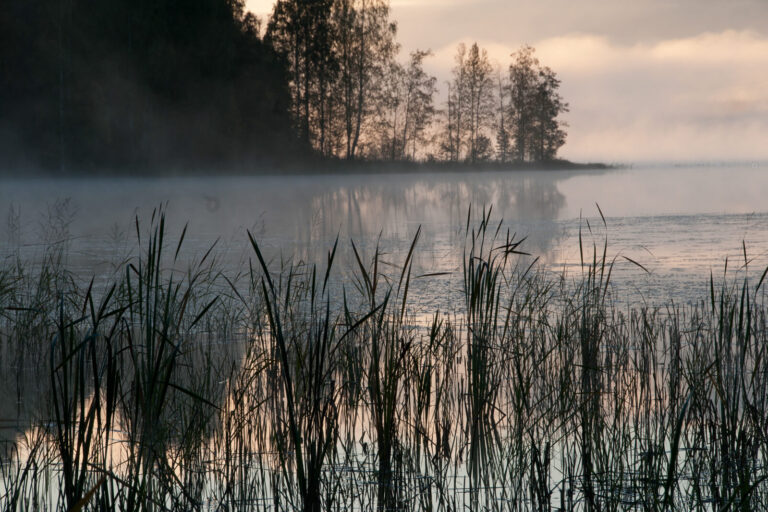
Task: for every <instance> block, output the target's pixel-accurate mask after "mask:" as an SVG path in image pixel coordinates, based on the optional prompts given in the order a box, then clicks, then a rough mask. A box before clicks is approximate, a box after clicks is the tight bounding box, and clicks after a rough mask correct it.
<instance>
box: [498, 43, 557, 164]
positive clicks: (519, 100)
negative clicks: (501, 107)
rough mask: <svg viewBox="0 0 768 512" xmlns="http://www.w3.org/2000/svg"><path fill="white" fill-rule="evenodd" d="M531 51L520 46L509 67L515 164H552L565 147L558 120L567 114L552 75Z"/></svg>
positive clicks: (526, 47)
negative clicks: (530, 162)
mask: <svg viewBox="0 0 768 512" xmlns="http://www.w3.org/2000/svg"><path fill="white" fill-rule="evenodd" d="M534 51H535V50H534V49H533V48H532V47H530V46H523V47H522V48H520V50H518V51H517V52H516V53H514V54H513V55H512V56H513V58H514V62H513V63H512V64H511V65H510V67H509V97H510V104H509V114H508V117H509V119H510V120H511V126H510V129H511V132H512V134H513V137H514V142H515V153H516V155H517V160H518V161H521V162H522V161H525V160H537V161H544V160H551V159H554V158H555V156H556V154H557V150H558V149H559V148H560V147H561V146H562V145H563V144H564V143H565V136H566V133H565V131H564V130H563V127H564V126H565V125H564V123H562V122H561V121H559V120H558V116H559V115H560V114H561V113H563V112H567V111H568V104H567V103H565V102H564V101H563V100H562V97H561V96H560V94H559V92H558V89H559V87H560V80H558V78H557V76H556V75H555V73H554V71H552V70H551V69H550V68H547V67H541V66H540V64H539V60H538V59H537V58H536V57H535V56H534Z"/></svg>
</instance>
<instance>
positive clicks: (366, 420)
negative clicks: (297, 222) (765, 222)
mask: <svg viewBox="0 0 768 512" xmlns="http://www.w3.org/2000/svg"><path fill="white" fill-rule="evenodd" d="M603 222H604V221H603ZM137 237H138V246H139V250H138V254H137V256H136V257H135V258H133V259H131V260H130V261H128V262H127V263H126V264H125V265H124V267H123V272H122V274H121V275H120V276H119V278H118V279H116V281H115V282H114V283H113V284H111V285H109V286H106V287H103V286H96V285H94V284H93V282H91V283H90V284H89V285H87V286H84V287H81V286H79V285H78V284H77V281H76V279H74V278H73V277H72V276H69V274H67V272H66V268H65V264H64V259H62V258H60V257H58V258H49V259H48V260H47V261H46V263H44V264H43V265H42V266H41V267H40V268H37V269H35V270H34V271H32V270H31V269H29V268H27V267H25V265H24V263H23V262H19V261H12V262H11V263H7V264H5V265H4V266H3V267H2V268H0V365H2V378H0V381H1V382H0V385H2V393H3V396H2V400H1V401H2V405H1V408H0V411H2V417H0V420H2V424H0V427H1V428H2V429H3V430H2V442H3V446H2V451H1V452H0V457H1V458H0V508H2V509H3V510H52V509H67V510H115V509H119V510H153V511H154V510H265V511H266V510H271V511H272V510H274V511H277V510H303V511H320V510H373V509H376V510H387V511H391V510H426V511H433V510H446V511H448V510H459V509H471V510H531V509H534V510H617V509H622V510H623V509H642V510H670V509H680V510H693V509H700V510H704V509H716V510H728V509H737V508H738V509H741V510H757V509H762V508H766V507H768V483H766V477H767V476H768V469H767V468H766V461H767V460H768V437H766V436H767V435H768V416H767V414H768V413H766V410H767V409H768V407H767V406H768V404H766V400H768V396H767V395H768V359H766V350H767V348H766V347H768V343H767V342H768V340H766V336H768V326H767V325H766V307H765V302H764V300H763V298H764V295H763V287H764V280H765V273H763V274H762V275H761V276H760V278H759V279H757V280H756V281H755V282H750V281H749V280H748V279H747V278H744V279H743V280H742V281H740V282H738V283H736V282H733V281H730V280H727V279H725V278H723V280H722V283H721V284H717V283H716V280H715V278H714V277H712V276H710V294H709V297H704V298H702V300H701V301H700V302H699V303H698V304H697V305H695V306H685V307H681V306H677V305H674V304H669V305H663V306H658V307H649V306H642V307H637V308H628V309H623V310H621V309H619V308H618V306H616V304H617V302H616V301H615V300H614V298H613V297H612V294H613V293H614V291H613V290H614V288H613V286H612V283H611V276H612V274H613V269H614V267H615V266H616V264H617V261H618V260H617V259H615V258H613V259H611V258H610V257H609V256H608V248H607V243H605V242H604V243H603V244H602V245H600V246H597V245H592V247H591V250H590V248H589V247H585V246H586V243H584V242H582V240H581V237H580V247H581V249H582V262H581V263H582V264H581V269H580V270H579V271H577V272H576V275H573V276H569V275H552V274H550V273H547V272H545V271H544V270H543V269H541V268H539V267H538V265H537V264H536V262H535V261H534V262H533V263H531V262H530V260H529V259H524V256H523V255H524V254H525V253H524V252H523V247H524V241H523V240H520V239H517V238H516V237H515V235H511V234H510V233H509V232H508V231H505V230H504V229H503V223H501V222H499V223H492V221H491V214H490V211H487V212H486V211H484V212H483V213H482V215H481V217H480V219H479V221H478V222H474V221H473V220H472V219H471V218H470V217H468V219H467V225H466V249H465V255H464V259H463V266H462V270H463V272H462V274H463V281H462V282H463V290H464V297H465V301H464V303H463V304H457V305H456V309H455V311H450V312H434V314H433V315H431V317H429V318H430V320H429V321H424V320H422V319H423V318H424V316H423V315H422V316H417V314H416V313H417V312H418V310H417V308H416V307H415V306H414V305H412V303H411V302H410V298H409V290H412V285H413V283H414V281H415V280H417V279H418V280H422V279H427V280H428V279H431V278H432V277H434V276H432V275H428V274H427V275H416V273H415V270H414V265H413V261H414V259H413V257H414V254H415V253H416V251H418V238H419V232H417V233H416V235H415V236H414V239H413V243H412V244H411V246H410V248H409V251H408V252H407V254H406V256H405V257H404V258H403V261H401V262H399V263H395V264H393V263H392V262H385V261H384V259H383V257H382V254H381V252H380V251H379V249H378V248H375V249H373V250H372V253H371V254H364V252H363V251H359V250H358V247H357V246H355V245H354V244H352V246H351V247H352V251H353V254H354V259H355V262H356V268H354V269H350V272H351V273H352V277H351V278H348V279H346V282H345V280H344V279H342V278H341V277H340V276H339V275H338V272H337V271H336V269H335V268H334V262H335V260H336V253H337V248H338V241H337V243H336V244H335V245H334V246H333V248H332V249H331V251H330V252H329V253H328V258H327V261H326V263H325V264H324V265H308V264H304V263H302V262H290V261H288V262H285V261H283V262H280V263H279V265H280V266H279V267H276V265H277V264H278V263H277V262H275V261H271V260H269V259H268V258H267V257H265V255H264V253H263V251H262V248H261V247H260V246H259V244H258V241H257V240H256V239H255V238H253V237H252V236H250V234H249V238H250V242H251V245H252V249H253V262H252V264H251V265H250V266H249V268H248V269H247V270H246V271H244V272H241V273H237V274H233V273H232V272H231V271H229V272H226V271H225V270H224V269H220V268H219V266H218V264H217V263H216V261H215V258H214V251H209V252H208V253H206V254H205V255H203V256H202V257H201V258H200V261H199V262H198V263H196V264H195V265H193V266H191V267H190V268H189V269H185V270H181V269H180V268H179V266H180V262H179V258H178V255H179V253H180V251H179V248H180V247H181V244H182V243H183V239H184V233H182V235H181V237H180V239H179V240H178V242H174V243H173V244H170V243H169V242H168V241H167V239H166V234H165V220H164V216H163V215H162V213H158V214H157V215H156V216H153V219H152V221H151V223H150V226H149V228H148V229H142V228H141V227H140V226H139V223H138V222H137ZM745 252H746V251H745ZM524 261H525V262H527V263H525V264H524V263H523V262H524ZM747 262H748V260H747V258H746V255H745V265H746V264H747ZM629 263H630V264H635V263H634V262H632V261H631V260H630V261H629ZM393 268H394V270H392V269H393ZM385 269H386V271H385ZM745 274H746V273H745Z"/></svg>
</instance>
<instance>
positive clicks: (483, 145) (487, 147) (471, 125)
mask: <svg viewBox="0 0 768 512" xmlns="http://www.w3.org/2000/svg"><path fill="white" fill-rule="evenodd" d="M465 67H466V71H465V72H464V76H465V84H466V100H467V101H466V102H465V103H464V105H463V107H464V109H465V114H464V117H465V118H466V119H467V124H468V139H467V156H466V158H467V160H469V161H470V162H472V163H474V162H477V161H481V160H487V159H488V158H490V154H491V152H492V145H491V143H490V139H489V138H488V136H487V134H486V133H485V132H486V130H487V129H488V128H489V127H490V124H491V122H492V121H493V115H494V94H493V93H494V91H493V78H492V72H493V68H492V67H491V63H490V62H489V61H488V53H487V52H486V51H485V50H481V49H480V48H479V47H478V46H477V43H474V44H473V45H472V47H471V48H470V49H469V55H468V56H467V59H466V61H465Z"/></svg>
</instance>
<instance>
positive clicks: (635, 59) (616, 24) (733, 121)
mask: <svg viewBox="0 0 768 512" xmlns="http://www.w3.org/2000/svg"><path fill="white" fill-rule="evenodd" d="M272 3H273V2H272V1H271V0H249V1H248V2H246V5H247V8H249V9H250V10H252V11H253V12H255V13H257V14H258V15H260V16H262V17H266V16H267V15H268V13H269V12H270V10H271V6H272ZM391 5H392V18H393V19H394V20H396V21H397V22H398V26H399V33H398V40H399V41H400V43H401V44H402V52H401V56H402V57H404V56H405V55H407V53H408V52H410V51H412V50H414V49H417V48H420V49H427V48H429V49H432V51H433V52H434V53H435V55H434V57H432V58H431V59H430V60H428V61H427V62H426V66H425V67H426V68H427V69H428V71H429V72H431V73H433V74H434V75H436V76H437V77H438V79H439V82H440V83H441V85H444V83H445V82H446V81H447V80H448V79H449V77H450V69H451V67H452V66H453V55H454V54H455V50H456V45H457V44H458V43H459V42H461V41H464V42H472V41H477V42H478V43H480V44H481V45H482V46H484V47H485V48H487V49H488V52H489V54H490V55H491V56H492V58H493V59H494V60H495V61H496V63H497V64H498V65H499V66H500V67H502V68H506V66H507V65H508V63H509V57H508V55H509V53H511V52H512V51H514V50H515V49H517V48H518V47H519V46H520V45H521V44H524V43H527V44H531V45H532V46H534V47H535V48H536V50H537V54H538V56H539V57H540V59H541V60H542V62H544V63H545V64H546V65H548V66H550V67H552V68H553V69H554V70H555V71H556V72H557V73H558V75H559V76H560V78H561V79H562V87H561V91H562V94H563V96H564V97H565V99H566V100H567V101H568V102H569V103H570V106H571V111H570V113H568V114H566V120H567V122H568V123H569V125H570V129H569V131H568V141H567V143H566V145H565V146H564V147H563V148H562V150H561V151H560V154H561V156H562V157H564V158H567V159H572V160H579V161H585V160H600V161H616V162H626V161H642V160H678V161H680V160H682V161H699V160H765V159H768V144H766V143H765V141H766V140H768V31H767V30H766V28H765V27H767V26H768V23H767V22H768V2H765V1H762V0H738V1H732V2H721V1H714V0H703V1H702V0H680V1H676V2H667V1H663V0H652V1H644V2H636V1H632V0H618V1H613V2H602V1H597V0H587V1H581V2H578V3H575V2H570V1H566V0H545V1H537V2H513V1H509V0H449V1H438V0H393V1H392V2H391ZM442 88H443V89H445V87H442Z"/></svg>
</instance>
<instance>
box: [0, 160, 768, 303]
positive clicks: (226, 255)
mask: <svg viewBox="0 0 768 512" xmlns="http://www.w3.org/2000/svg"><path fill="white" fill-rule="evenodd" d="M764 171H765V168H763V167H761V166H756V165H742V166H734V165H731V166H710V167H669V166H666V167H665V166H656V167H644V168H634V169H621V170H612V171H600V172H570V171H569V172H562V171H558V172H542V171H539V172H515V173H497V172H488V173H467V174H458V173H457V174H395V175H372V176H363V175H351V176H292V177H221V178H209V179H204V178H189V179H183V178H163V179H156V180H151V179H133V178H114V179H112V178H109V179H107V178H105V179H95V180H93V179H80V178H77V179H74V178H73V179H57V180H47V179H32V180H7V179H6V180H4V181H3V182H2V183H1V185H2V186H1V187H0V213H2V214H3V215H4V216H5V217H6V218H7V219H6V222H3V223H2V225H0V239H1V240H3V241H4V242H7V243H4V244H3V245H4V247H5V249H3V255H4V256H8V255H9V254H11V253H14V254H16V255H19V256H21V257H22V259H30V258H34V257H35V256H36V255H39V254H40V253H41V252H42V249H41V247H42V245H43V244H45V243H52V242H57V243H63V242H64V241H66V244H67V247H68V256H67V257H68V261H67V263H68V265H69V266H70V268H72V269H73V270H74V271H76V272H77V273H78V274H79V275H81V276H82V277H83V278H87V277H89V276H91V275H94V274H96V275H97V276H98V275H106V274H109V273H111V272H113V271H114V269H115V268H117V267H118V266H119V263H121V262H122V261H124V260H125V258H127V257H129V256H130V255H131V251H132V248H133V246H134V245H135V244H134V241H135V236H136V235H135V231H136V227H135V224H134V219H135V217H137V216H138V217H139V219H140V220H141V221H142V222H144V223H148V221H149V218H150V216H151V212H152V210H153V209H154V208H156V207H157V206H158V205H160V204H166V203H167V205H168V207H167V211H168V219H169V221H170V224H171V225H170V229H169V230H168V232H169V233H174V234H179V233H181V230H182V227H183V225H184V224H185V223H188V224H189V229H188V232H187V238H186V242H185V250H186V254H185V255H186V257H187V258H188V259H190V260H194V259H195V258H199V257H200V254H202V253H203V252H204V250H207V249H208V247H210V245H211V244H213V243H214V242H215V241H217V240H218V244H217V249H216V254H217V255H218V257H219V258H220V260H221V261H223V262H224V263H225V265H226V266H227V267H229V268H231V269H240V268H243V266H244V263H245V262H246V261H247V258H249V257H250V255H251V249H250V247H249V245H248V243H247V236H246V234H245V233H246V230H250V231H251V232H252V233H253V234H254V236H255V237H256V238H257V240H259V243H260V244H261V245H262V247H263V248H264V249H265V250H266V252H267V254H268V255H269V257H270V258H272V259H273V260H274V261H275V262H277V261H279V260H281V259H282V260H285V259H286V258H289V257H293V258H294V260H299V259H300V260H303V261H308V262H317V261H321V260H323V259H324V258H325V255H326V252H327V251H328V249H329V248H330V247H331V246H332V245H333V242H334V240H335V239H336V237H337V236H339V238H340V241H341V244H340V254H339V263H340V265H339V266H340V267H343V268H346V267H347V266H348V265H349V264H351V263H353V262H354V259H353V258H354V256H353V254H352V251H351V245H350V244H349V243H348V241H349V240H350V239H353V240H354V241H355V244H356V245H357V247H358V248H359V249H360V250H361V251H362V253H363V255H364V256H365V257H370V255H371V254H372V253H373V251H374V248H375V247H376V246H377V245H378V246H379V248H380V250H381V251H382V252H383V253H385V254H388V255H390V257H391V259H393V260H394V261H397V260H398V256H399V255H402V254H403V253H404V251H407V248H408V245H409V242H410V241H411V239H412V237H413V236H414V234H415V232H416V230H417V228H418V227H419V226H421V227H422V236H421V240H420V243H419V252H418V254H417V261H416V266H417V270H418V271H421V272H446V271H447V272H451V271H453V272H455V271H456V270H457V269H458V267H459V261H460V254H461V251H462V247H463V243H464V237H465V234H464V228H465V225H466V218H467V212H468V209H469V208H470V206H471V207H472V208H473V209H475V210H476V211H479V210H480V209H482V208H483V207H489V206H492V207H493V210H494V212H495V213H494V216H493V218H495V219H503V220H504V227H505V229H506V228H509V229H510V230H511V231H512V232H516V233H517V235H518V237H527V240H526V243H525V246H524V248H525V250H526V251H527V252H529V253H531V254H532V256H533V257H539V258H540V259H541V261H543V262H544V263H546V264H547V265H548V267H549V268H551V269H556V270H561V269H563V268H566V269H567V268H570V267H573V266H574V265H577V264H578V261H579V257H580V256H579V255H580V251H579V246H578V239H579V236H578V233H579V230H580V229H581V230H582V233H583V240H584V242H585V244H586V245H587V246H588V247H591V245H592V243H593V242H594V243H596V244H597V245H602V243H603V238H604V237H605V236H606V235H607V236H608V239H609V247H610V249H609V250H610V252H611V253H612V254H620V255H622V256H626V257H628V258H631V259H633V260H635V261H638V262H641V263H642V264H643V265H644V266H645V267H646V268H647V269H648V270H649V272H650V276H649V275H647V274H645V272H643V271H641V270H640V269H639V268H638V267H636V266H634V265H631V264H629V263H627V261H626V260H624V259H623V258H621V257H620V258H619V259H618V260H617V261H618V262H620V264H618V266H617V274H616V277H617V282H620V281H621V282H623V283H624V284H626V285H627V286H628V287H629V288H630V289H631V290H633V291H635V292H638V293H642V294H643V296H645V297H646V298H650V299H652V300H661V301H663V300H665V299H666V298H667V297H668V296H669V294H673V295H676V298H677V299H682V300H685V296H686V294H688V295H689V296H691V295H695V294H696V292H697V291H698V289H697V287H698V286H699V284H697V283H700V282H702V281H703V280H702V277H706V276H708V275H709V272H710V270H712V269H714V270H715V271H720V270H721V269H722V268H723V263H724V260H725V258H726V257H728V258H729V259H730V261H732V262H733V261H735V260H736V259H738V260H739V261H741V262H743V260H744V258H743V250H742V241H744V242H745V244H746V247H747V251H748V256H749V258H751V262H750V265H751V266H752V268H755V269H757V268H759V267H761V266H764V265H765V263H766V261H767V259H768V223H767V222H765V221H766V213H768V205H767V204H766V203H765V199H764V198H765V197H767V196H768V176H767V175H766V173H765V172H764ZM596 204H599V205H600V208H601V209H602V212H603V213H604V214H605V216H606V220H607V227H608V230H607V233H606V232H605V231H604V230H603V229H602V221H601V219H600V215H599V212H598V209H597V207H596V206H595V205H596ZM582 217H583V219H584V220H580V218H582ZM169 243H172V241H171V242H169ZM16 251H17V252H16ZM681 283H682V285H681ZM424 298H425V299H426V300H429V299H430V297H424ZM446 306H447V304H446Z"/></svg>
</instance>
